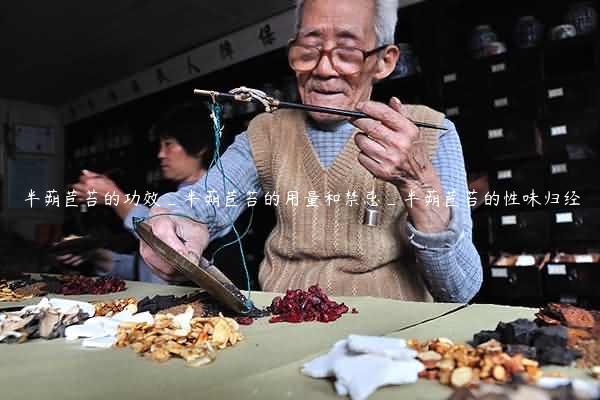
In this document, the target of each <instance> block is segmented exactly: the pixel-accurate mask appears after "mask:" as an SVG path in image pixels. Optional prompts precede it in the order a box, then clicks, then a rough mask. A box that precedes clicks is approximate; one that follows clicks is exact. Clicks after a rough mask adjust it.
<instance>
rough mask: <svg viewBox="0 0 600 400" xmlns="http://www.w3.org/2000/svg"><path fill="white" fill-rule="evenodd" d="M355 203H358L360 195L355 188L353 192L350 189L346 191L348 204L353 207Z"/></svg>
mask: <svg viewBox="0 0 600 400" xmlns="http://www.w3.org/2000/svg"><path fill="white" fill-rule="evenodd" d="M355 204H358V195H357V194H356V192H355V191H354V190H353V191H352V192H350V191H349V190H348V193H346V205H347V206H349V207H352V206H353V205H355Z"/></svg>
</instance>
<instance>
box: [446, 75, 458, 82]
mask: <svg viewBox="0 0 600 400" xmlns="http://www.w3.org/2000/svg"><path fill="white" fill-rule="evenodd" d="M457 79H458V76H457V75H456V74H455V73H454V74H446V75H444V83H451V82H456V80H457Z"/></svg>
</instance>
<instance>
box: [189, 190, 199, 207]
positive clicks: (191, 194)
mask: <svg viewBox="0 0 600 400" xmlns="http://www.w3.org/2000/svg"><path fill="white" fill-rule="evenodd" d="M196 200H200V197H198V196H196V192H194V191H193V190H192V189H190V191H189V192H188V194H187V195H186V196H185V201H189V202H190V208H193V207H194V201H196Z"/></svg>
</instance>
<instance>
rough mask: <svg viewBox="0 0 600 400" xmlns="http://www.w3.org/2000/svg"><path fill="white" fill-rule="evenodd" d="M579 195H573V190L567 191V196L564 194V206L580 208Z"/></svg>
mask: <svg viewBox="0 0 600 400" xmlns="http://www.w3.org/2000/svg"><path fill="white" fill-rule="evenodd" d="M579 198H580V197H579V195H577V194H576V193H575V191H574V190H573V191H572V192H571V191H568V192H567V194H565V206H580V205H581V203H579V201H578V200H579Z"/></svg>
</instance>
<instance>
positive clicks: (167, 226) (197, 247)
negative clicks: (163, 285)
mask: <svg viewBox="0 0 600 400" xmlns="http://www.w3.org/2000/svg"><path fill="white" fill-rule="evenodd" d="M167 213H169V210H167V209H165V208H152V209H151V210H150V215H149V216H153V215H159V214H167ZM146 223H147V224H148V225H150V227H151V228H152V232H153V233H154V235H155V236H156V237H158V238H159V239H161V240H162V241H163V242H165V243H166V244H168V245H169V246H171V247H172V248H173V249H174V250H175V251H177V252H178V253H180V254H181V255H183V256H184V257H186V258H187V259H189V260H190V261H192V262H194V263H196V264H197V263H198V262H199V261H200V257H201V256H202V253H203V252H204V250H205V249H206V247H207V246H208V239H209V235H208V227H207V226H206V225H204V224H200V223H197V222H193V221H191V220H189V219H186V218H182V217H177V216H170V215H165V216H155V217H153V218H150V219H149V220H147V221H146ZM140 254H141V255H142V257H143V258H144V261H146V264H148V266H150V268H152V270H153V271H154V273H155V274H156V275H158V276H160V277H161V278H162V279H164V280H166V281H171V282H177V281H182V280H185V277H183V275H181V274H180V273H179V272H178V271H177V270H176V269H175V268H174V267H172V266H170V265H169V264H168V263H167V262H165V260H164V259H163V258H162V257H161V256H159V255H158V254H156V253H155V252H154V250H152V249H151V248H150V246H148V245H147V244H146V243H145V242H144V241H143V240H140Z"/></svg>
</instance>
